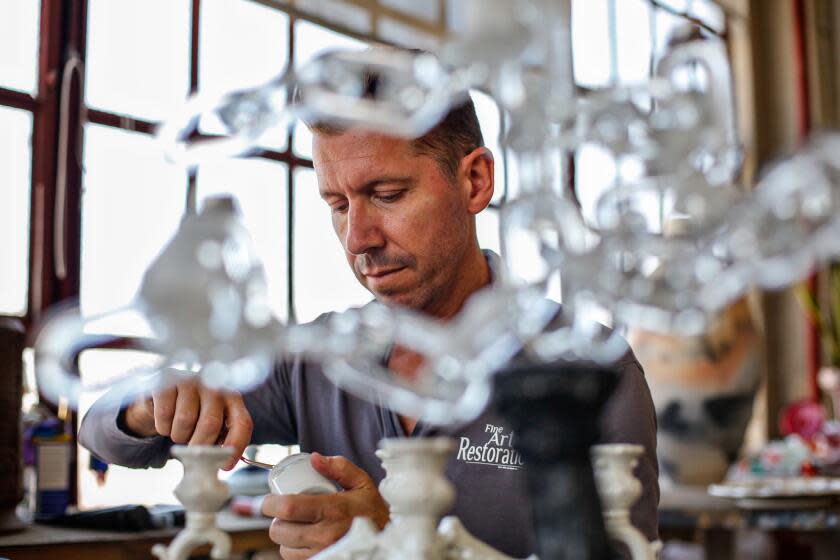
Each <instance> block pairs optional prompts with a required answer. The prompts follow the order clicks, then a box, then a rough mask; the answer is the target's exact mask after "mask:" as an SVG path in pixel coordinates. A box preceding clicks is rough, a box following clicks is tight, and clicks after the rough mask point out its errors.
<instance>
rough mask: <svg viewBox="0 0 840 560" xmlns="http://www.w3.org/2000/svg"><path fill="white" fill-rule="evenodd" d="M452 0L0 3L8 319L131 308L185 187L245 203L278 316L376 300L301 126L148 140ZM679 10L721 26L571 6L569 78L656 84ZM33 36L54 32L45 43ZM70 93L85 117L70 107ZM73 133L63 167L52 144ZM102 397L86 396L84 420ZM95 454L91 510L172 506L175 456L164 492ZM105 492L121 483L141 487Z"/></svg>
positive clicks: (496, 120)
mask: <svg viewBox="0 0 840 560" xmlns="http://www.w3.org/2000/svg"><path fill="white" fill-rule="evenodd" d="M455 4H457V2H446V4H445V5H444V4H442V3H440V2H438V0H428V1H425V2H414V1H406V0H379V1H378V2H356V1H348V0H317V1H316V0H296V1H295V2H293V3H285V2H269V1H265V0H146V1H144V2H137V1H135V0H80V1H79V2H77V3H71V2H64V3H58V4H57V5H58V6H60V8H56V9H51V10H47V9H45V8H44V6H46V5H47V4H46V3H44V2H43V0H40V1H39V0H0V6H2V7H0V10H2V16H0V169H4V170H6V173H5V174H4V175H3V180H2V184H0V236H2V238H3V239H4V240H5V241H4V244H3V249H2V251H0V270H2V271H3V274H0V315H15V316H22V317H24V318H27V319H29V318H30V317H32V318H33V319H37V318H38V313H40V312H41V311H42V310H43V309H44V308H46V307H47V306H48V305H50V304H51V303H54V302H55V301H57V300H59V299H61V298H64V297H72V296H75V295H78V296H79V299H80V303H81V306H82V309H83V312H84V313H85V314H95V313H101V312H106V311H110V310H113V309H115V308H118V307H121V306H124V305H125V304H127V303H129V302H130V301H131V300H132V298H133V297H134V296H135V294H136V291H137V289H138V287H139V283H140V280H141V277H142V274H143V271H144V270H145V269H146V267H147V266H148V264H149V263H150V262H151V260H152V259H153V258H154V257H155V255H156V254H157V253H158V251H159V250H160V249H161V248H162V247H163V245H164V244H165V243H166V241H167V239H168V238H169V237H170V236H171V235H172V234H173V233H174V232H175V230H176V228H177V225H178V222H179V220H180V218H181V216H182V214H183V212H184V210H185V208H186V206H187V204H188V200H189V199H190V197H189V195H190V194H192V193H194V194H195V199H196V201H197V203H198V204H199V205H200V204H201V203H202V202H203V201H204V200H205V199H206V198H207V197H208V196H213V195H218V194H222V193H232V194H234V195H235V196H236V197H237V198H238V200H239V203H240V209H241V211H242V217H243V220H244V223H245V225H246V227H247V228H248V230H249V231H250V233H251V235H252V238H253V241H254V243H255V245H256V247H257V250H258V252H259V254H260V256H261V258H262V259H263V262H264V264H265V268H266V274H267V276H268V281H269V290H270V298H271V304H272V307H273V309H274V311H275V313H276V314H277V316H278V317H279V318H280V319H281V320H298V321H306V320H310V319H312V318H314V317H315V316H317V315H318V314H320V313H322V312H324V311H328V310H333V309H343V308H346V307H348V306H350V305H358V304H360V303H364V302H366V301H368V300H369V299H370V295H369V294H368V292H366V291H365V290H364V289H362V288H361V286H359V284H358V283H357V281H356V280H355V278H354V277H353V274H352V272H351V271H350V268H349V266H347V264H346V261H345V258H344V255H343V254H342V251H341V248H340V245H339V244H338V243H337V242H336V241H335V239H334V238H333V235H334V234H333V233H332V228H331V226H330V220H329V214H328V210H327V208H326V206H325V205H324V204H323V203H322V202H321V201H320V199H319V197H318V195H317V190H316V186H315V176H314V172H313V170H312V163H311V149H310V141H311V135H310V134H309V133H308V130H307V129H306V127H305V126H301V125H298V126H296V127H294V129H293V130H292V131H291V132H289V131H287V130H281V129H277V131H276V132H275V133H273V134H270V135H269V136H268V137H267V140H266V142H265V145H264V146H262V148H263V149H262V150H261V151H259V152H258V153H256V154H255V155H254V156H252V157H249V158H246V159H235V160H228V161H220V162H213V163H210V164H204V165H201V166H200V167H199V168H197V169H195V170H193V174H192V176H189V175H188V174H187V172H186V171H184V170H183V169H179V168H177V167H174V166H171V165H169V164H167V163H165V162H164V161H162V159H161V158H160V157H159V156H160V153H159V150H158V148H157V146H156V144H155V142H154V139H153V137H152V133H153V131H154V127H155V125H156V124H157V123H158V122H160V121H161V120H163V119H165V118H167V117H168V116H169V115H170V114H171V113H172V112H173V111H175V110H176V109H177V108H178V107H179V105H180V104H181V103H182V102H183V101H184V99H185V97H186V96H187V95H188V94H189V93H190V92H194V91H198V90H202V91H208V92H221V91H227V90H230V89H238V88H245V87H250V86H254V85H257V84H260V83H263V82H265V81H266V80H268V79H270V78H271V77H273V76H275V75H277V74H279V73H280V72H282V71H283V69H284V68H285V67H286V66H287V65H288V64H290V63H291V64H292V65H295V66H299V65H301V64H303V63H305V62H306V61H307V60H309V59H311V57H313V56H316V55H317V54H318V53H319V52H321V51H323V50H324V49H326V48H336V47H341V48H364V47H365V46H366V45H368V44H371V43H374V42H381V43H399V44H408V45H410V46H419V47H429V46H431V45H433V44H435V43H437V42H438V41H439V39H440V37H442V36H444V35H445V32H446V25H447V23H446V22H447V20H448V19H450V18H451V16H452V13H453V5H455ZM50 6H52V4H50ZM79 6H83V7H85V9H78V8H79ZM685 16H690V17H693V18H698V19H700V20H702V21H703V22H706V23H707V24H708V26H709V27H710V29H712V30H713V31H715V30H716V31H717V32H721V31H722V30H723V24H724V20H723V16H722V12H720V10H719V9H718V8H717V7H716V6H715V5H714V4H713V3H712V2H709V1H708V0H671V1H665V0H657V1H653V0H621V1H619V0H575V2H574V16H573V17H574V19H573V26H574V29H573V31H574V40H575V52H574V56H575V64H576V80H577V81H578V83H579V84H580V85H583V86H586V87H592V88H597V87H603V86H606V85H611V84H614V83H634V82H637V81H640V80H643V79H645V78H646V77H647V75H648V74H649V72H650V68H651V67H652V64H653V62H655V59H656V58H657V57H658V56H660V55H661V53H662V51H663V45H664V43H665V39H666V37H667V35H668V33H669V31H670V30H671V29H672V28H673V27H674V26H675V25H677V24H679V23H681V22H684V21H685ZM42 17H49V18H50V21H41V18H42ZM40 30H46V31H47V35H46V36H44V37H41V36H39V33H40V32H41V31H40ZM59 30H62V31H61V32H58V31H59ZM65 61H67V64H68V65H65ZM39 64H42V65H43V67H39ZM55 76H58V77H59V78H60V80H62V81H61V85H63V86H66V88H67V93H68V96H67V97H68V99H67V101H68V102H67V103H62V102H61V99H60V95H61V88H58V89H55V88H46V87H44V88H41V89H43V91H39V84H45V83H48V82H47V80H48V79H49V80H54V79H55V78H54V77H55ZM50 83H52V82H50ZM78 87H81V89H80V90H79V91H78V92H77V91H76V89H74V88H78ZM77 93H78V94H79V96H80V98H81V101H82V102H83V104H84V109H85V110H82V108H81V107H77V106H75V99H76V94H77ZM473 98H474V101H475V104H476V110H477V112H478V115H479V120H480V121H481V123H482V128H483V132H484V136H485V142H486V144H487V146H488V147H489V148H490V149H491V150H492V152H493V153H494V155H495V166H496V193H495V194H494V197H493V200H492V202H491V206H490V208H488V209H487V210H485V211H484V212H482V213H481V214H480V215H479V216H478V222H477V228H478V236H479V240H480V243H481V245H482V246H483V247H486V248H490V249H494V250H496V251H498V250H499V232H498V231H499V206H500V204H501V203H502V202H503V201H504V200H505V199H508V198H510V197H511V196H512V195H514V194H515V192H516V189H515V187H516V168H515V165H513V162H510V161H509V159H510V158H509V157H508V154H507V153H506V152H505V151H504V150H502V149H501V147H500V143H499V135H500V132H502V131H503V128H504V119H503V117H502V115H500V112H499V109H498V107H497V106H496V104H495V103H494V102H493V100H492V99H490V98H489V97H488V96H486V95H484V94H482V93H480V92H473ZM62 123H64V125H68V126H66V127H65V128H62V126H63V125H62ZM65 129H66V130H65ZM65 133H66V136H65V137H64V138H63V140H66V141H67V143H68V150H67V153H66V161H64V160H60V158H61V157H62V156H61V154H59V155H56V154H57V153H58V152H59V150H57V149H56V148H57V146H59V145H60V142H58V138H59V136H60V135H61V134H65ZM603 157H604V154H599V153H597V151H595V152H589V153H587V152H586V151H584V150H582V151H581V152H580V153H579V154H577V166H576V171H577V184H578V194H579V196H580V198H581V200H582V202H583V203H584V207H586V205H587V203H586V201H585V199H588V200H594V198H595V196H596V195H597V192H598V189H599V188H602V187H599V185H608V184H609V182H610V181H612V180H613V179H612V177H613V175H612V174H614V170H613V169H611V168H610V166H609V165H607V164H606V162H604V160H603ZM57 168H58V169H61V170H65V171H66V172H67V173H66V176H67V177H66V178H67V181H66V183H67V201H66V203H65V207H66V208H67V209H68V211H67V212H66V215H64V217H65V218H66V224H65V225H66V229H65V231H64V233H69V234H70V237H69V239H70V245H71V247H70V248H71V249H72V245H73V243H75V242H76V241H80V247H78V252H74V251H73V250H70V251H68V252H67V254H66V256H67V257H68V260H69V262H68V263H67V265H68V266H67V270H66V275H62V274H59V273H58V272H57V267H56V266H54V264H53V263H54V257H55V251H54V248H53V246H52V240H53V239H56V238H57V237H56V236H55V235H54V234H55V233H56V231H54V229H56V228H57V227H58V226H56V225H55V224H56V223H57V222H56V220H54V219H53V218H54V216H53V208H54V204H55V202H56V198H58V196H57V194H56V193H57V192H58V191H57V189H56V177H55V172H54V170H55V169H57ZM587 197H588V198H587ZM61 200H62V199H59V201H61ZM79 209H80V211H78V210H79ZM30 238H31V239H33V240H35V241H34V242H33V245H32V247H31V248H30ZM311 255H318V259H313V258H310V257H311ZM325 271H329V275H327V274H326V273H325ZM327 278H329V285H327V282H326V279H327ZM103 328H104V329H106V330H107V329H108V328H110V326H104V327H103ZM115 328H128V326H127V325H115ZM126 334H128V333H127V332H126ZM148 359H149V357H148V356H147V355H144V354H142V353H138V352H134V351H130V350H116V349H92V350H88V351H85V352H84V353H83V354H82V355H81V358H80V367H81V371H82V375H83V376H86V377H89V378H91V379H103V378H107V377H108V376H112V375H115V374H119V373H122V372H124V371H125V370H126V369H127V368H129V367H143V366H144V364H146V363H147V361H148ZM94 397H95V395H88V396H87V397H86V399H87V400H86V401H85V402H84V403H83V407H82V410H81V411H80V413H84V410H86V407H87V406H88V405H89V403H90V402H92V399H93V398H94ZM85 463H86V455H85V453H84V452H83V451H80V454H79V466H80V468H79V472H80V504H81V505H82V506H83V507H92V506H94V505H108V504H113V503H117V502H119V501H134V502H153V501H162V500H164V499H169V498H167V496H169V495H170V493H171V489H172V488H173V487H174V484H175V481H176V480H177V479H178V477H179V476H180V474H179V471H178V470H177V469H179V468H180V467H178V466H177V464H174V463H173V465H176V466H172V465H170V466H169V467H167V468H168V469H170V470H168V471H166V472H167V473H168V474H166V475H165V476H167V477H169V478H167V479H166V482H161V479H160V478H157V477H156V478H155V480H156V481H157V483H156V485H154V486H156V487H160V488H161V489H162V492H163V494H154V495H153V494H152V493H150V492H148V488H149V486H150V485H146V484H143V483H142V482H140V481H141V480H142V479H141V478H137V477H139V476H140V474H139V473H137V472H133V471H125V470H120V469H117V468H114V469H112V471H111V474H110V475H109V476H110V480H109V482H108V484H109V490H108V491H107V492H105V491H103V490H102V489H101V488H98V487H97V486H96V485H95V483H94V481H93V479H92V477H91V476H90V475H89V473H87V471H86V464H85ZM173 469H175V470H173ZM129 480H130V481H131V483H128V482H126V481H129ZM138 482H140V484H138ZM170 482H171V483H172V484H170ZM110 485H113V487H116V486H121V485H126V487H127V488H129V489H130V490H131V491H132V493H131V494H120V493H119V491H117V490H114V489H112V486H110ZM164 487H165V488H164Z"/></svg>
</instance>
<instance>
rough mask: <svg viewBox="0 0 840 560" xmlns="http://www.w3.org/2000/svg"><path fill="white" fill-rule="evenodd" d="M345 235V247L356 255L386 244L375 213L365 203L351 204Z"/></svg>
mask: <svg viewBox="0 0 840 560" xmlns="http://www.w3.org/2000/svg"><path fill="white" fill-rule="evenodd" d="M345 237H346V238H345V248H346V249H347V251H349V252H350V253H352V254H354V255H362V254H364V253H366V252H368V251H370V250H371V249H378V248H380V247H382V246H383V245H385V237H384V236H383V234H382V229H381V228H380V224H379V222H378V220H377V217H376V215H375V213H374V212H371V210H370V209H369V208H366V207H365V206H364V205H363V204H357V205H355V206H354V205H352V204H351V205H350V208H349V209H348V211H347V231H346V232H345Z"/></svg>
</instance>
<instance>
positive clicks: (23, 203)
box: [0, 107, 32, 315]
mask: <svg viewBox="0 0 840 560" xmlns="http://www.w3.org/2000/svg"><path fill="white" fill-rule="evenodd" d="M0 169H2V170H3V171H2V174H3V180H2V181H0V239H2V240H3V243H2V244H0V270H2V271H3V272H2V273H0V314H9V315H24V314H25V313H26V299H27V294H28V282H29V200H30V192H31V189H30V185H31V184H32V181H31V177H32V114H31V113H29V112H28V111H20V110H18V109H11V108H7V107H0Z"/></svg>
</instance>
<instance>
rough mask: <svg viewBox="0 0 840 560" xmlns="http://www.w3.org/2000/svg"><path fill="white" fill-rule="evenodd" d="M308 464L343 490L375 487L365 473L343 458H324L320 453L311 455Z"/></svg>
mask: <svg viewBox="0 0 840 560" xmlns="http://www.w3.org/2000/svg"><path fill="white" fill-rule="evenodd" d="M310 462H311V463H312V467H313V468H314V469H315V470H316V471H318V472H319V473H321V474H322V475H324V476H326V477H327V478H329V479H330V480H334V481H336V482H337V483H338V484H339V485H341V487H342V488H344V489H345V490H356V489H359V488H373V487H375V485H374V483H373V480H372V479H371V478H370V476H368V474H367V473H366V472H365V471H363V470H362V469H360V468H359V467H357V466H356V465H354V464H353V463H351V462H350V461H348V460H347V459H345V458H344V457H341V456H335V457H326V456H324V455H321V454H320V453H313V454H312V458H311V460H310Z"/></svg>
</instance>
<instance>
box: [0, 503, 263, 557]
mask: <svg viewBox="0 0 840 560" xmlns="http://www.w3.org/2000/svg"><path fill="white" fill-rule="evenodd" d="M270 523H271V520H270V519H264V518H247V517H240V516H238V515H235V514H233V513H231V512H227V511H223V512H221V513H220V514H219V527H221V528H222V529H223V530H225V531H227V532H228V533H229V534H230V536H231V540H232V541H233V546H232V548H231V552H233V553H242V552H248V551H256V550H265V549H272V548H276V546H277V545H275V544H274V543H272V542H271V540H269V538H268V526H269V524H270ZM178 531H179V528H173V529H161V530H155V531H137V532H127V531H93V530H88V529H67V528H63V527H51V526H47V525H37V524H34V525H31V526H30V527H29V528H28V529H26V530H25V531H23V532H20V533H14V534H11V535H5V536H0V558H9V559H10V560H30V559H33V560H35V559H38V560H45V559H47V560H140V559H143V560H146V559H152V558H155V557H153V556H152V546H153V545H154V544H157V543H164V544H167V543H169V542H170V541H171V540H172V539H173V538H174V537H175V535H176V534H177V533H178ZM209 551H210V547H209V546H205V547H201V548H198V549H196V552H195V553H196V554H203V555H207V554H209Z"/></svg>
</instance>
